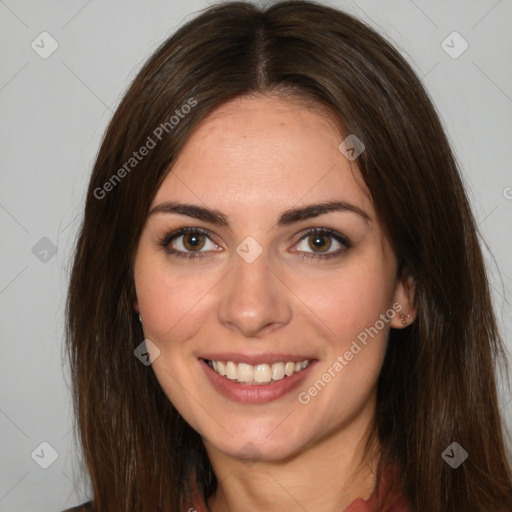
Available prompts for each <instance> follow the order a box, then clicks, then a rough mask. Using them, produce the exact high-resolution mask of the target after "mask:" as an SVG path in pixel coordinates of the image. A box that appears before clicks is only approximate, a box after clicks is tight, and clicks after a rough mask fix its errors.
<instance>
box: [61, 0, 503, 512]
mask: <svg viewBox="0 0 512 512" xmlns="http://www.w3.org/2000/svg"><path fill="white" fill-rule="evenodd" d="M67 319H68V323H67V330H68V338H67V339H68V349H69V356H70V361H71V368H72V375H73V383H74V400H75V408H76V415H77V419H78V427H79V433H80V439H81V443H82V446H83V452H84V458H85V462H86V466H87V470H88V471H89V473H90V476H91V481H92V486H93V491H94V502H93V503H89V504H87V505H86V506H84V507H88V508H82V509H81V510H88V509H91V510H95V511H97V512H103V511H113V510H123V511H135V510H137V511H139V510H140V511H146V510H148V511H150V510H151V511H157V510H162V511H164V510H165V511H169V510H173V511H181V510H193V509H195V510H198V511H199V510H209V511H212V512H219V511H225V510H242V509H243V510H265V511H272V510H280V511H283V510H290V511H291V510H301V509H303V510H314V511H316V512H322V511H333V510H340V511H341V510H345V511H346V512H355V511H365V512H369V511H394V512H398V511H413V510H414V511H436V512H437V511H446V512H448V511H453V512H455V511H456V512H460V511H462V510H464V511H466V512H469V511H486V512H488V511H491V510H493V511H498V510H499V511H507V510H512V477H511V468H510V464H509V462H508V461H507V454H506V448H505V442H504V430H503V426H502V418H501V417H500V413H499V407H498V401H497V393H496V380H495V375H494V368H495V364H496V363H497V362H498V360H503V359H502V358H503V348H502V343H501V340H500V337H499V334H498V332H497V327H496V322H495V319H494V314H493V310H492V306H491V301H490V295H489V285H488V282H487V278H486V274H485V269H484V266H483V260H482V254H481V251H480V248H479V244H478V238H477V232H476V226H475V221H474V218H473V215H472V213H471V210H470V207H469V204H468V200H467V198H466V195H465V192H464V188H463V186H462V183H461V178H460V175H459V172H458V169H457V166H456V163H455V161H454V157H453V155H452V152H451V149H450V147H449V145H448V142H447V139H446V137H445V134H444V132H443V129H442V127H441V124H440V122H439V119H438V117H437V115H436V113H435V110H434V107H433V106H432V103H431V102H430V100H429V98H428V96H427V94H426V92H425V90H424V89H423V87H422V86H421V84H420V82H419V80H418V78H417V77H416V76H415V75H414V73H413V71H412V70H411V68H410V66H409V65H408V64H407V63H406V62H405V61H404V59H403V58H402V57H401V56H400V55H399V54H398V53H397V51H396V50H395V49H393V48H392V47H391V46H390V45H389V44H388V43H387V42H386V41H385V40H384V39H383V38H382V37H381V36H379V35H378V34H376V33H375V32H374V31H373V30H371V29H370V28H368V27H367V26H365V25H364V24H362V23H361V22H359V21H357V20H355V19H354V18H352V17H351V16H348V15H347V14H345V13H342V12H339V11H337V10H334V9H332V8H328V7H324V6H321V5H318V4H315V3H311V2H304V1H299V2H283V3H278V4H275V5H273V6H271V7H268V8H259V7H256V6H254V5H251V4H247V3H242V2H234V3H227V4H222V5H217V6H213V7H211V8H209V9H207V10H205V11H204V12H203V13H201V14H200V15H199V16H198V17H196V18H195V19H193V20H191V21H190V22H189V23H187V24H186V25H185V26H183V27H182V28H181V29H180V30H178V31H177V33H176V34H174V35H173V36H172V37H171V38H170V39H169V40H167V41H166V42H165V43H164V44H163V45H162V46H161V47H160V48H159V49H158V50H157V51H156V52H155V54H154V55H153V56H152V57H151V58H150V59H149V60H148V62H147V63H146V64H145V65H144V67H143V69H142V70H141V71H140V73H139V74H138V76H137V77H136V78H135V80H134V82H133V84H132V85H131V87H130V89H129V90H128V92H127V93H126V95H125V97H124V99H123V101H122V102H121V104H120V106H119V108H118V109H117V111H116V113H115V114H114V117H113V119H112V121H111V123H110V126H109V127H108V130H107V132H106V135H105V138H104V141H103V144H102V146H101V149H100V152H99V154H98V157H97V161H96V164H95V166H94V170H93V173H92V177H91V181H90V185H89V190H88V194H87V200H86V206H85V217H84V221H83V225H82V228H81V231H80V234H79V238H78V241H77V247H76V253H75V259H74V265H73V270H72V276H71V282H70V287H69V295H68V303H67ZM143 340H144V341H143ZM500 358H501V359H500ZM77 510H80V509H77Z"/></svg>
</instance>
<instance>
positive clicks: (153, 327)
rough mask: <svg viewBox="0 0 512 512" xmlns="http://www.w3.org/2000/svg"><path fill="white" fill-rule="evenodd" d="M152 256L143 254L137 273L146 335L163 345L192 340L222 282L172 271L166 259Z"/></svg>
mask: <svg viewBox="0 0 512 512" xmlns="http://www.w3.org/2000/svg"><path fill="white" fill-rule="evenodd" d="M148 252H149V251H146V252H144V251H141V252H140V254H139V255H138V257H137V259H136V263H135V269H134V274H135V288H136V291H137V300H138V303H139V308H140V314H141V316H142V318H143V322H144V323H143V325H144V333H145V335H146V337H147V338H149V339H154V340H155V341H160V342H165V341H166V340H170V339H187V338H190V337H191V336H193V334H194V332H196V331H197V330H198V329H199V327H200V326H201V325H202V322H203V321H204V317H205V314H206V310H205V308H207V307H208V302H209V301H208V294H209V292H211V291H212V290H213V289H214V287H215V283H216V282H217V281H218V280H219V278H218V277H217V278H215V276H213V275H211V274H212V273H211V272H210V273H208V272H203V271H201V270H200V269H199V268H196V269H195V271H190V270H184V271H183V272H177V271H175V270H171V269H172V267H171V265H170V264H169V263H168V262H166V261H165V259H164V260H163V261H162V258H161V257H159V258H158V257H155V256H154V255H151V254H148ZM162 348H170V347H162Z"/></svg>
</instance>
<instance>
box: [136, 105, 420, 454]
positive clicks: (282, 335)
mask: <svg viewBox="0 0 512 512" xmlns="http://www.w3.org/2000/svg"><path fill="white" fill-rule="evenodd" d="M342 140H343V137H342V136H341V135H340V133H339V131H338V130H337V129H336V127H335V125H334V124H333V123H332V122H331V121H329V119H328V117H327V116H326V114H325V113H323V112H322V111H321V110H320V109H315V108H312V107H309V108H308V107H306V106H304V105H303V104H301V103H298V102H296V101H292V100H284V99H276V98H272V97H257V98H255V97H252V98H249V97H245V98H242V99H237V100H233V101H231V102H230V103H227V104H225V105H223V106H222V107H220V108H218V109H217V110H215V111H214V112H212V113H210V115H209V116H208V117H207V118H206V119H205V120H204V121H203V122H202V124H201V125H200V126H199V127H198V128H197V129H196V131H195V132H194V133H193V134H192V135H191V136H190V137H189V139H188V141H187V144H186V145H185V147H184V148H183V150H182V152H181V154H180V156H179V158H178V160H177V161H176V163H175V165H174V166H173V168H172V169H171V171H170V172H169V173H168V175H167V176H166V178H165V180H164V181H163V183H162V185H161V187H160V189H159V190H158V192H157V194H156V197H155V199H154V201H153V203H152V205H151V208H150V214H149V215H148V218H147V221H146V223H145V226H144V229H143V232H142V234H141V238H140V242H139V246H138V248H137V253H136V258H135V269H134V272H135V288H136V294H137V301H136V303H135V304H134V308H135V310H136V311H137V312H139V313H140V314H141V317H142V322H143V328H144V335H145V337H146V339H149V340H151V342H152V343H153V344H154V345H156V346H157V347H158V349H159V351H160V353H159V355H158V357H156V359H155V360H154V361H153V363H152V368H153V370H154V372H155V374H156V376H157V378H158V381H159V382H160V384H161V386H162V388H163V390H164V391H165V393H166V394H167V396H168V397H169V399H170V400H171V401H172V403H173V404H174V406H175V407H176V409H177V410H178V411H179V412H180V414H181V415H182V416H183V418H184V419H185V420H186V421H187V422H188V423H189V424H190V425H191V426H192V427H193V428H194V429H195V430H196V431H197V432H199V433H200V435H201V436H202V438H203V439H204V442H205V444H206V446H207V449H209V450H212V451H213V450H215V451H217V452H218V453H222V454H224V455H225V456H237V455H242V456H250V455H251V453H245V452H250V451H251V450H253V451H255V452H256V453H257V456H258V457H261V458H262V459H268V460H281V459H284V458H286V457H289V456H293V455H294V454H296V453H299V452H303V451H304V450H305V449H307V448H313V447H314V446H315V445H318V444H320V443H321V442H322V440H325V439H327V438H331V437H333V436H334V437H336V436H342V435H343V434H344V433H348V432H350V429H351V428H354V426H356V425H357V426H358V427H361V426H363V425H365V424H367V423H368V422H369V421H370V419H371V418H372V416H373V414H374V407H375V392H376V382H377V378H378V375H379V372H380V369H381V366H382V361H383V357H384V354H385V349H386V341H387V337H388V334H389V329H390V328H393V327H395V328H399V327H402V322H401V320H400V319H399V312H398V311H397V310H399V309H400V308H403V309H402V312H405V313H408V312H409V310H410V309H409V308H410V302H409V296H408V289H407V287H406V285H405V284H404V283H403V282H402V281H399V280H397V276H396V271H397V265H396V258H395V256H394V254H393V251H392V250H391V248H390V246H389V244H388V242H387V241H386V239H385V238H384V236H383V234H382V231H381V228H380V227H379V224H378V220H377V218H376V214H375V211H374V208H373V206H372V203H371V200H370V199H369V194H368V191H367V190H365V187H364V184H363V182H362V179H361V177H360V175H359V173H358V171H357V168H356V167H355V165H354V164H356V163H357V160H356V161H355V162H350V161H348V160H347V159H346V158H345V156H344V155H343V154H342V152H341V151H340V150H339V149H338V146H339V144H340V142H341V141H342ZM365 192H366V193H365ZM327 204H330V208H329V207H320V206H317V207H312V205H324V206H325V205H327ZM222 374H224V375H222ZM244 451H245V452H244Z"/></svg>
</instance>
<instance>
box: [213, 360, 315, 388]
mask: <svg viewBox="0 0 512 512" xmlns="http://www.w3.org/2000/svg"><path fill="white" fill-rule="evenodd" d="M208 363H209V365H210V367H211V368H213V370H214V371H215V372H217V373H218V374H219V375H222V376H225V377H227V378H228V379H230V380H237V381H238V382H243V383H245V384H268V383H269V382H275V381H278V380H281V379H284V378H285V377H290V376H292V375H293V374H294V373H298V372H300V371H302V370H304V369H305V368H307V366H308V365H309V363H310V360H309V359H306V360H304V361H295V362H294V361H288V362H278V363H273V364H272V365H268V364H266V363H262V364H257V365H251V364H246V363H238V364H237V363H234V362H233V361H226V362H224V361H208Z"/></svg>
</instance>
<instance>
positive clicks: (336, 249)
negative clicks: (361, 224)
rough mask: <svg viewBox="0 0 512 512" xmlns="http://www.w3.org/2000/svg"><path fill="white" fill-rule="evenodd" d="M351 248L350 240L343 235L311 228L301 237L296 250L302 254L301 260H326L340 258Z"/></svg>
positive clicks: (324, 229) (325, 229)
mask: <svg viewBox="0 0 512 512" xmlns="http://www.w3.org/2000/svg"><path fill="white" fill-rule="evenodd" d="M351 247H352V244H351V242H350V240H349V239H348V238H347V237H345V236H344V235H342V234H340V233H338V232H336V231H332V230H330V229H327V228H313V229H310V230H308V231H307V232H306V233H305V234H304V235H303V236H302V237H301V239H300V241H299V243H298V244H297V245H296V250H297V252H300V253H302V255H301V258H302V259H306V258H322V259H327V258H332V257H335V256H342V255H343V254H344V253H345V252H346V251H347V250H348V249H350V248H351ZM294 252H295V251H294Z"/></svg>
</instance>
